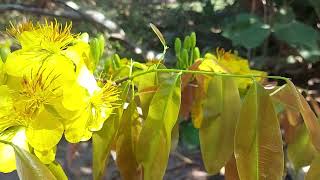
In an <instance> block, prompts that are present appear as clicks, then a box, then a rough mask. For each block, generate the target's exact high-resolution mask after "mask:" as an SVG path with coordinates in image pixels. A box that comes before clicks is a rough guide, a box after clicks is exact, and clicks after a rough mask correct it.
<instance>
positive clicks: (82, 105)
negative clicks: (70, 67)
mask: <svg viewBox="0 0 320 180" xmlns="http://www.w3.org/2000/svg"><path fill="white" fill-rule="evenodd" d="M118 101H119V92H118V90H117V87H116V86H115V85H113V84H112V83H111V82H109V81H108V82H107V83H105V85H103V87H99V86H98V84H97V82H96V80H95V78H94V76H93V74H92V73H91V72H90V71H89V70H88V69H87V68H86V67H85V66H83V68H82V69H81V70H80V74H79V77H78V81H77V83H74V84H72V85H70V86H69V88H64V95H63V101H62V104H63V106H64V108H66V109H67V110H69V111H71V112H73V113H74V114H75V116H74V118H73V119H72V120H70V121H67V122H66V124H65V128H66V129H65V137H66V139H67V140H68V141H69V142H72V143H76V142H79V141H85V140H88V139H90V138H91V136H92V131H98V130H100V129H101V128H102V126H103V123H104V121H105V120H106V119H107V118H108V117H109V116H110V114H111V113H112V111H113V109H114V108H116V107H117V105H118V104H117V103H118Z"/></svg>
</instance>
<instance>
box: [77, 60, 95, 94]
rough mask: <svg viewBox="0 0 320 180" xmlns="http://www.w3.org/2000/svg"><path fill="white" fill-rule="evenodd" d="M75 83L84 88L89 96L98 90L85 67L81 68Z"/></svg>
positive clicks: (92, 77) (92, 76)
mask: <svg viewBox="0 0 320 180" xmlns="http://www.w3.org/2000/svg"><path fill="white" fill-rule="evenodd" d="M77 82H78V83H79V85H80V86H82V87H84V88H86V89H87V91H88V92H89V94H90V95H93V93H94V91H97V90H99V89H100V87H99V86H98V84H97V81H96V79H95V77H94V75H93V74H92V72H90V71H89V69H88V68H87V67H86V66H82V67H81V69H80V72H79V74H78V77H77Z"/></svg>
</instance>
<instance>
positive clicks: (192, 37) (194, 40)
mask: <svg viewBox="0 0 320 180" xmlns="http://www.w3.org/2000/svg"><path fill="white" fill-rule="evenodd" d="M196 43H197V36H196V33H195V32H192V33H191V35H190V47H191V48H194V47H196Z"/></svg>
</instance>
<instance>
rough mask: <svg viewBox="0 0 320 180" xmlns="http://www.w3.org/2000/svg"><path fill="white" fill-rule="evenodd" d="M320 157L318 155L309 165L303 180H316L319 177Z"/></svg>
mask: <svg viewBox="0 0 320 180" xmlns="http://www.w3.org/2000/svg"><path fill="white" fill-rule="evenodd" d="M319 169H320V156H319V155H318V156H317V157H316V158H315V159H314V160H313V161H312V163H311V166H310V169H309V171H308V173H307V175H306V177H305V180H318V179H319V177H320V171H319Z"/></svg>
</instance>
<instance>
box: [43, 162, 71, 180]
mask: <svg viewBox="0 0 320 180" xmlns="http://www.w3.org/2000/svg"><path fill="white" fill-rule="evenodd" d="M47 167H48V168H49V169H50V171H51V173H52V174H53V175H54V176H55V177H56V178H57V179H58V180H68V177H67V175H66V174H65V172H64V171H63V169H62V167H61V165H60V164H59V163H57V162H52V163H51V164H49V165H48V166H47Z"/></svg>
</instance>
